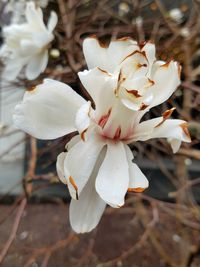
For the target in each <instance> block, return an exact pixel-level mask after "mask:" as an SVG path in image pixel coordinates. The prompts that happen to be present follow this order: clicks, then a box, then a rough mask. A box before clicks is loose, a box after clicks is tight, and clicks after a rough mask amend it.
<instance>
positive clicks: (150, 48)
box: [142, 42, 156, 68]
mask: <svg viewBox="0 0 200 267" xmlns="http://www.w3.org/2000/svg"><path fill="white" fill-rule="evenodd" d="M142 51H144V52H145V53H146V57H147V59H148V62H149V67H150V68H151V65H152V64H153V62H154V61H155V59H156V57H155V53H156V52H155V45H154V44H151V43H148V42H147V43H146V44H145V45H144V47H143V48H142Z"/></svg>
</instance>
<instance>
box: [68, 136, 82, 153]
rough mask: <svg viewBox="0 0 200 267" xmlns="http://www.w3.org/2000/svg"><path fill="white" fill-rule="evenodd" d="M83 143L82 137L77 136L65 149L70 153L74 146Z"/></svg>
mask: <svg viewBox="0 0 200 267" xmlns="http://www.w3.org/2000/svg"><path fill="white" fill-rule="evenodd" d="M79 141H81V138H80V135H79V134H78V135H75V136H74V137H72V139H71V140H70V141H69V142H68V143H67V144H66V145H65V149H66V150H67V151H69V150H70V149H71V148H72V147H73V146H74V145H76V144H77V143H78V142H79Z"/></svg>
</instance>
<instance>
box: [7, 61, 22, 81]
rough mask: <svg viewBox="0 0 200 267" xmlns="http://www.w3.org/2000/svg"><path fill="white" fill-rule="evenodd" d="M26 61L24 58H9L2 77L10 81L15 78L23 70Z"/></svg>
mask: <svg viewBox="0 0 200 267" xmlns="http://www.w3.org/2000/svg"><path fill="white" fill-rule="evenodd" d="M24 63H25V62H24V60H19V59H14V60H9V61H8V62H7V63H6V66H5V68H4V70H3V73H2V77H3V78H4V79H6V80H8V81H13V80H15V79H16V77H17V76H18V75H19V73H20V71H21V70H22V68H23V65H24Z"/></svg>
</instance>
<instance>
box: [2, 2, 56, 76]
mask: <svg viewBox="0 0 200 267" xmlns="http://www.w3.org/2000/svg"><path fill="white" fill-rule="evenodd" d="M25 15H26V20H27V22H25V23H22V24H11V25H10V26H5V27H4V28H3V35H4V39H5V41H4V42H5V43H4V45H3V46H2V48H1V50H0V56H1V57H2V59H3V61H4V63H5V69H4V72H3V77H4V78H5V79H7V80H14V79H15V78H16V77H17V76H18V74H19V73H20V71H21V70H22V68H23V67H24V66H26V68H25V75H26V77H27V78H28V79H30V80H32V79H35V78H36V77H37V76H38V75H39V74H40V73H41V72H43V71H44V70H45V68H46V66H47V63H48V45H49V43H50V42H51V41H52V40H53V39H54V36H53V34H52V32H53V30H54V28H55V26H56V24H57V15H56V13H55V12H51V16H50V19H49V21H48V25H47V27H46V26H45V24H44V22H43V14H42V10H41V9H40V8H36V7H35V4H34V3H33V2H28V3H27V6H26V14H25Z"/></svg>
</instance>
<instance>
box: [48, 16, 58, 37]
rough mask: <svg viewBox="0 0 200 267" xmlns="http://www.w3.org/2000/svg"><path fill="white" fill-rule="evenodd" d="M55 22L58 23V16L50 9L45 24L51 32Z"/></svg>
mask: <svg viewBox="0 0 200 267" xmlns="http://www.w3.org/2000/svg"><path fill="white" fill-rule="evenodd" d="M57 23H58V16H57V14H56V12H54V11H51V14H50V18H49V20H48V24H47V28H48V30H49V31H50V32H52V31H53V30H54V29H55V27H56V24H57Z"/></svg>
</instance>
